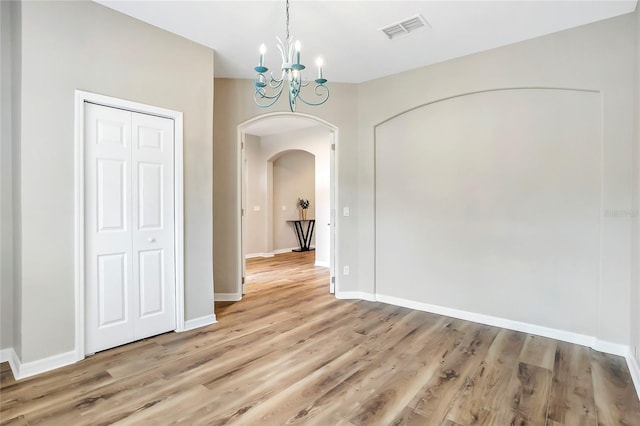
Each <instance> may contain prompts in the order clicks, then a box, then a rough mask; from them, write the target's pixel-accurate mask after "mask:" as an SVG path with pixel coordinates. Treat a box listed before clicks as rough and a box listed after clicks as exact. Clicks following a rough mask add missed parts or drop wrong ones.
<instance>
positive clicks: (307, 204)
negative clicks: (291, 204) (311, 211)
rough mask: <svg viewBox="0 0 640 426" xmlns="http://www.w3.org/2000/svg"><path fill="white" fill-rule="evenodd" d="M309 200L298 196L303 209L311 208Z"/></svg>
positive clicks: (299, 204)
mask: <svg viewBox="0 0 640 426" xmlns="http://www.w3.org/2000/svg"><path fill="white" fill-rule="evenodd" d="M309 205H310V203H309V200H305V199H304V198H298V206H300V208H301V209H302V210H306V209H308V208H309Z"/></svg>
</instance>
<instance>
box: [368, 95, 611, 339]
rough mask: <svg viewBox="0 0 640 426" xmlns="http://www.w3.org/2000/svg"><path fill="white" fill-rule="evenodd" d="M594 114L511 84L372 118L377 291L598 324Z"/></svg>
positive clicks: (540, 321) (516, 315) (575, 98)
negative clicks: (374, 121) (388, 117)
mask: <svg viewBox="0 0 640 426" xmlns="http://www.w3.org/2000/svg"><path fill="white" fill-rule="evenodd" d="M600 111H601V105H600V95H599V94H598V93H595V92H581V91H572V90H571V91H570V90H553V89H514V90H500V91H491V92H484V93H476V94H470V95H467V96H459V97H456V98H453V99H448V100H445V101H441V102H437V103H434V104H430V105H427V106H424V107H422V108H418V109H414V110H412V111H410V112H408V113H406V114H402V115H400V116H398V117H395V118H394V119H392V120H390V121H387V122H385V123H383V124H382V125H380V126H378V127H377V128H376V140H375V150H376V163H375V168H376V193H375V195H376V210H375V215H376V216H375V217H376V261H375V267H376V269H375V272H376V289H375V290H376V294H377V295H379V297H383V296H384V297H387V298H389V297H394V298H400V299H404V300H405V301H410V302H404V304H407V305H410V303H415V302H421V303H425V304H429V305H435V306H440V307H446V308H448V309H457V310H459V311H465V312H472V313H476V314H483V315H487V316H490V317H498V318H507V319H510V320H514V321H519V322H523V323H528V324H536V325H539V326H544V327H550V328H555V329H560V330H565V331H571V332H574V333H579V334H583V335H588V336H593V335H595V332H596V317H595V316H594V315H593V314H592V312H593V311H594V310H595V309H596V308H597V299H598V272H599V271H598V264H599V255H600V216H601V212H600V197H601V190H600V189H601V174H602V173H601V166H600V164H601V160H602V158H601V155H600V151H601V137H600V135H601V126H600V123H601V117H600ZM383 300H384V299H383Z"/></svg>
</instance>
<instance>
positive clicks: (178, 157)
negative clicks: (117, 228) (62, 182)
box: [74, 90, 185, 361]
mask: <svg viewBox="0 0 640 426" xmlns="http://www.w3.org/2000/svg"><path fill="white" fill-rule="evenodd" d="M86 102H88V103H94V104H98V105H103V106H106V107H110V108H117V109H124V110H127V111H132V112H138V113H142V114H148V115H155V116H158V117H164V118H169V119H171V120H173V122H174V128H173V131H174V150H173V163H174V175H173V185H174V201H173V206H174V228H173V232H174V240H175V241H174V243H175V248H174V262H175V287H176V289H175V291H176V329H175V331H184V329H185V321H184V168H183V119H182V112H179V111H173V110H169V109H165V108H160V107H156V106H152V105H146V104H141V103H138V102H132V101H128V100H124V99H118V98H113V97H110V96H105V95H99V94H97V93H91V92H85V91H82V90H76V91H75V95H74V120H75V123H74V124H75V125H74V127H75V134H74V157H75V158H74V213H75V215H74V228H75V236H74V249H75V250H74V273H75V276H74V281H75V360H76V361H80V360H82V359H84V358H85V323H84V321H85V315H84V310H85V300H84V297H85V279H84V278H85V277H84V273H85V246H84V242H85V232H84V207H85V205H84V203H85V200H84V189H85V181H84V180H85V176H84V167H85V166H84V159H85V158H84V143H85V140H84V126H85V122H84V120H85V116H84V104H85V103H86Z"/></svg>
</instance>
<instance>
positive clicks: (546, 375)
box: [495, 362, 552, 426]
mask: <svg viewBox="0 0 640 426" xmlns="http://www.w3.org/2000/svg"><path fill="white" fill-rule="evenodd" d="M551 376H552V373H551V371H549V370H547V369H546V368H542V367H538V366H536V365H530V364H526V363H524V362H518V364H517V366H516V368H515V371H514V373H513V376H512V378H511V382H510V384H509V389H508V391H507V395H506V396H507V398H506V400H505V402H507V401H508V403H509V406H508V407H507V406H504V407H500V409H499V411H498V413H497V415H496V421H495V424H517V425H522V426H525V425H544V424H546V421H547V408H548V402H549V395H550V392H551Z"/></svg>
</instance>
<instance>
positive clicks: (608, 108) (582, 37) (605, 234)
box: [358, 15, 634, 343]
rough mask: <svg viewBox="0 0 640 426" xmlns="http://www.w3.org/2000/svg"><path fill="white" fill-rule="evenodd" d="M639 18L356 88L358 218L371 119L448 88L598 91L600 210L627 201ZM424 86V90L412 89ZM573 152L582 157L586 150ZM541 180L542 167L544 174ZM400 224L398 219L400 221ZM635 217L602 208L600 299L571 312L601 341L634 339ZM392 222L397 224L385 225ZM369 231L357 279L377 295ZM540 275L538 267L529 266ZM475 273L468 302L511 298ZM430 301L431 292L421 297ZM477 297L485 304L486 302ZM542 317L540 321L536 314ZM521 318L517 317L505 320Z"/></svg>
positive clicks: (370, 182)
mask: <svg viewBox="0 0 640 426" xmlns="http://www.w3.org/2000/svg"><path fill="white" fill-rule="evenodd" d="M633 40H634V17H633V16H631V15H626V16H622V17H619V18H614V19H610V20H607V21H602V22H598V23H595V24H591V25H587V26H583V27H580V28H576V29H572V30H568V31H563V32H560V33H556V34H552V35H549V36H545V37H540V38H536V39H534V40H530V41H526V42H522V43H517V44H514V45H511V46H507V47H503V48H499V49H495V50H491V51H487V52H483V53H479V54H476V55H472V56H468V57H464V58H460V59H456V60H452V61H448V62H445V63H441V64H437V65H434V66H430V67H427V68H422V69H418V70H414V71H410V72H406V73H402V74H398V75H394V76H391V77H388V78H384V79H380V80H376V81H371V82H368V83H365V84H362V85H361V86H359V88H358V89H359V90H358V93H359V102H358V108H359V109H358V111H359V145H358V146H359V149H358V169H359V174H360V179H359V183H360V185H359V186H358V190H359V194H360V204H359V206H358V211H359V212H360V214H359V216H358V220H359V226H360V227H361V228H366V229H371V228H372V227H373V223H374V216H373V212H374V208H373V206H374V204H373V200H374V193H375V192H374V178H375V174H374V165H373V158H374V140H373V132H372V129H373V127H374V126H375V125H376V124H378V123H381V122H382V121H384V120H387V119H389V118H391V117H393V116H395V115H397V114H400V113H402V112H405V111H407V110H409V109H411V108H414V107H417V106H420V105H424V104H426V103H429V102H433V101H436V100H440V99H445V98H448V97H451V96H458V95H461V94H465V93H470V92H475V91H483V90H491V89H499V88H514V87H551V88H574V89H588V90H593V91H597V92H599V93H601V94H602V97H601V99H599V102H601V108H602V117H601V118H602V120H603V134H602V144H603V155H602V157H601V160H602V168H603V169H602V170H603V176H602V178H603V185H604V186H603V198H602V206H601V207H602V212H605V211H613V212H619V211H623V212H624V211H629V210H630V209H631V185H630V183H631V177H632V164H631V158H632V155H631V153H632V136H633V119H634V117H633V97H634V93H633V91H632V90H629V88H630V87H633V84H634V64H633V58H634V52H633ZM416 88H419V90H416ZM582 154H583V153H582V152H576V155H582ZM540 178H541V179H542V178H544V174H543V173H542V171H541V173H540ZM397 225H398V224H393V226H397ZM630 225H631V220H630V217H629V215H627V216H624V215H620V214H612V215H603V217H602V241H601V244H602V246H601V257H599V259H598V260H599V265H601V269H600V271H599V272H598V276H597V280H598V288H597V294H595V302H594V303H592V304H589V305H587V306H568V307H567V308H568V311H567V312H552V313H547V314H552V315H567V314H569V315H570V314H571V312H573V311H574V310H583V311H585V312H587V313H590V314H591V315H592V316H595V317H596V318H597V323H596V324H595V326H593V327H591V325H590V324H580V325H579V326H576V327H577V328H574V329H580V330H583V329H589V330H590V332H592V333H593V335H594V336H596V337H597V338H599V339H602V340H605V341H610V342H616V343H628V342H629V323H630V312H629V301H628V298H629V294H630V278H629V277H630V274H629V271H630V240H629V236H630V231H631V230H630ZM380 226H383V227H384V226H392V224H379V225H378V228H380ZM374 237H375V234H374V233H373V232H363V233H362V234H361V238H360V239H359V241H358V242H359V247H360V253H361V259H360V262H359V267H360V275H359V278H360V280H359V287H360V289H361V291H364V292H367V293H372V292H374V289H373V282H374V279H375V276H374V267H373V265H374V252H373V247H374ZM532 273H534V271H532ZM474 284H475V283H474V282H473V280H470V281H469V283H468V285H467V286H466V287H465V288H464V289H463V291H468V292H469V293H468V294H469V295H475V297H476V300H477V301H478V303H477V304H471V305H469V306H467V307H466V309H467V310H469V311H472V312H483V310H484V309H486V310H487V311H489V312H491V311H495V312H504V305H506V304H513V303H515V302H516V301H514V300H510V299H507V300H503V299H501V298H495V299H494V300H493V301H492V302H491V303H489V304H486V302H485V301H484V299H485V297H486V296H485V294H484V290H485V289H483V288H478V287H476V286H475V285H474ZM414 285H415V283H414V282H399V283H398V288H399V290H402V289H406V290H407V291H408V292H410V291H411V288H412V287H413V286H414ZM537 290H538V294H540V295H541V297H551V295H552V294H553V292H554V291H555V288H554V287H552V286H550V285H544V284H542V283H541V285H540V287H539V288H538V289H537ZM420 301H422V302H428V301H427V300H424V299H423V300H420ZM480 304H483V305H485V306H482V308H481V307H480ZM539 315H540V318H539V321H536V320H535V319H531V321H535V323H537V324H544V323H545V318H544V315H545V313H540V314H539ZM507 319H515V318H507Z"/></svg>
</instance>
